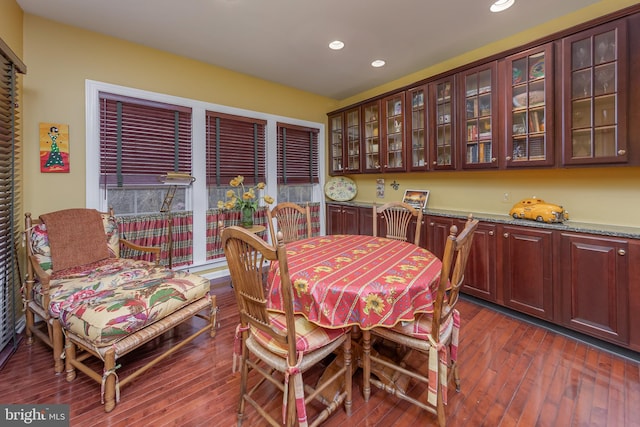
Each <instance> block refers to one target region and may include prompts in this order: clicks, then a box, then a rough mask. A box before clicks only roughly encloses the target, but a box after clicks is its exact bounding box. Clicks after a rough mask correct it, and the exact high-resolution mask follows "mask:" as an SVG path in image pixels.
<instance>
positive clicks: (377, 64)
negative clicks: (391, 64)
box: [371, 59, 386, 68]
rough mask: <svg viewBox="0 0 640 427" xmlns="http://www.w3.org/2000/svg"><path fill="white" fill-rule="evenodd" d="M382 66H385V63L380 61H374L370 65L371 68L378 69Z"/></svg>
mask: <svg viewBox="0 0 640 427" xmlns="http://www.w3.org/2000/svg"><path fill="white" fill-rule="evenodd" d="M384 64H386V62H384V61H383V60H382V59H376V60H375V61H373V62H372V63H371V66H372V67H376V68H379V67H382V66H384Z"/></svg>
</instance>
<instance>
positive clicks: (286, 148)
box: [277, 123, 320, 184]
mask: <svg viewBox="0 0 640 427" xmlns="http://www.w3.org/2000/svg"><path fill="white" fill-rule="evenodd" d="M318 133H319V129H315V128H308V127H303V126H296V125H291V124H287V123H278V166H277V168H278V184H311V183H317V182H319V176H320V174H319V170H318Z"/></svg>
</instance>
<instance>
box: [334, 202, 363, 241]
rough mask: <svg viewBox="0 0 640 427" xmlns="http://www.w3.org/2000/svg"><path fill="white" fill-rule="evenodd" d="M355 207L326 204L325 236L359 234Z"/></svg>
mask: <svg viewBox="0 0 640 427" xmlns="http://www.w3.org/2000/svg"><path fill="white" fill-rule="evenodd" d="M359 218H360V215H359V211H358V208H357V207H356V206H345V205H341V204H334V203H327V234H360V229H359V226H360V225H359Z"/></svg>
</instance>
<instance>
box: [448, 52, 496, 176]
mask: <svg viewBox="0 0 640 427" xmlns="http://www.w3.org/2000/svg"><path fill="white" fill-rule="evenodd" d="M496 82H497V62H495V61H494V62H491V63H489V64H486V65H481V66H479V67H475V68H472V69H470V70H468V71H465V72H463V73H461V74H460V93H459V95H458V96H459V99H460V103H459V104H460V110H459V111H458V117H460V157H461V163H462V167H463V168H465V169H478V168H495V167H498V159H497V155H498V144H497V141H498V129H499V126H498V113H499V110H498V85H497V83H496Z"/></svg>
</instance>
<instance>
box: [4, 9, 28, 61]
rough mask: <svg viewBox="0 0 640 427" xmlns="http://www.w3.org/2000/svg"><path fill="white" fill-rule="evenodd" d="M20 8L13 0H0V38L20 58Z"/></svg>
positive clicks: (21, 14)
mask: <svg viewBox="0 0 640 427" xmlns="http://www.w3.org/2000/svg"><path fill="white" fill-rule="evenodd" d="M22 16H23V13H22V9H20V6H18V3H16V1H15V0H0V38H1V39H2V40H3V41H4V42H5V43H6V44H7V45H9V47H10V48H11V50H12V51H13V53H15V54H16V55H18V57H20V59H22Z"/></svg>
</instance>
